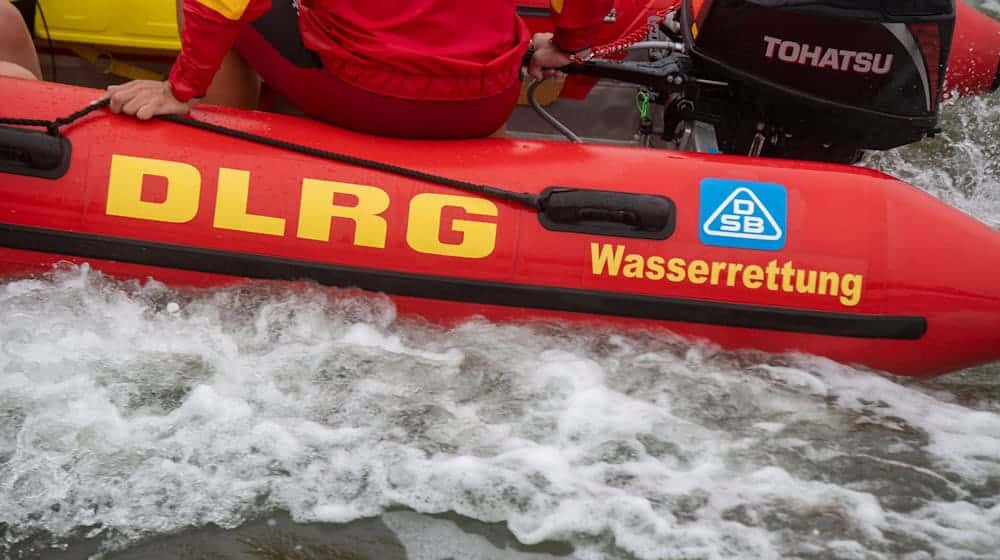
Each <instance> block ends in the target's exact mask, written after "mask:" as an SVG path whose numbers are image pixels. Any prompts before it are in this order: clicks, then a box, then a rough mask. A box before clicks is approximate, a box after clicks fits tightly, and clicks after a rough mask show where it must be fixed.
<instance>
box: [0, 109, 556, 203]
mask: <svg viewBox="0 0 1000 560" xmlns="http://www.w3.org/2000/svg"><path fill="white" fill-rule="evenodd" d="M110 102H111V101H110V100H109V99H105V100H103V101H99V102H97V103H93V104H91V105H88V106H86V107H84V108H83V109H80V110H79V111H76V112H75V113H73V114H71V115H67V116H65V117H61V118H58V119H55V120H52V121H47V120H40V119H11V118H0V124H9V125H18V126H38V127H43V128H45V129H47V130H48V131H49V133H50V134H53V135H57V136H58V135H60V134H61V133H60V131H59V129H60V128H62V127H63V126H66V125H68V124H71V123H73V122H74V121H76V120H78V119H81V118H83V117H84V116H86V115H88V114H90V113H92V112H94V111H96V110H98V109H102V108H104V107H107V106H108V104H109V103H110ZM158 118H159V119H161V120H165V121H169V122H172V123H176V124H181V125H184V126H190V127H193V128H198V129H201V130H206V131H209V132H214V133H216V134H222V135H224V136H229V137H232V138H238V139H241V140H246V141H249V142H255V143H258V144H263V145H265V146H271V147H274V148H281V149H283V150H288V151H292V152H297V153H300V154H305V155H308V156H313V157H318V158H322V159H327V160H330V161H338V162H341V163H346V164H348V165H354V166H356V167H363V168H366V169H373V170H375V171H382V172H385V173H393V174H395V175H401V176H403V177H409V178H411V179H417V180H420V181H426V182H428V183H434V184H438V185H443V186H446V187H451V188H454V189H459V190H463V191H467V192H472V193H476V194H480V195H484V196H489V197H492V198H497V199H500V200H507V201H510V202H514V203H517V204H521V205H523V206H527V207H529V208H531V209H533V210H539V209H540V208H541V204H542V203H541V200H540V198H539V196H538V195H536V194H531V193H517V192H513V191H508V190H505V189H501V188H499V187H493V186H490V185H480V184H477V183H470V182H468V181H461V180H458V179H452V178H450V177H443V176H441V175H435V174H433V173H426V172H424V171H420V170H417V169H411V168H408V167H401V166H398V165H393V164H391V163H383V162H380V161H374V160H370V159H364V158H359V157H356V156H351V155H347V154H341V153H337V152H329V151H326V150H320V149H318V148H310V147H309V146H303V145H301V144H295V143H293V142H286V141H284V140H278V139H276V138H268V137H267V136H260V135H258V134H253V133H250V132H244V131H242V130H234V129H231V128H227V127H224V126H219V125H216V124H211V123H207V122H202V121H196V120H194V119H192V118H189V117H180V116H177V115H164V116H161V117H158Z"/></svg>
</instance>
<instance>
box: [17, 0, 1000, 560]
mask: <svg viewBox="0 0 1000 560" xmlns="http://www.w3.org/2000/svg"><path fill="white" fill-rule="evenodd" d="M991 6H993V7H994V8H996V9H997V10H998V11H1000V5H996V2H995V1H993V0H991V3H990V4H988V5H987V8H989V7H991ZM944 125H945V129H946V130H945V133H944V134H943V135H942V136H941V137H940V138H938V139H936V140H931V141H927V142H924V143H922V144H921V145H919V146H914V147H909V148H906V149H902V150H898V151H895V152H892V153H889V154H882V155H879V156H877V157H873V158H870V159H869V160H868V161H867V164H868V165H871V166H874V167H878V168H880V169H883V170H886V171H888V172H890V173H893V174H895V175H897V176H899V177H901V178H903V179H905V180H907V181H909V182H911V183H913V184H915V185H918V186H920V187H922V188H925V189H926V190H928V191H929V192H931V193H933V194H934V195H935V196H938V197H940V198H942V199H944V200H946V201H948V202H949V203H951V204H953V205H955V206H958V207H959V208H962V209H963V210H965V211H967V212H969V213H970V214H972V215H974V216H976V217H977V218H979V219H981V220H983V221H984V222H986V223H988V224H991V225H992V226H994V227H997V228H1000V164H998V163H997V162H998V161H1000V99H998V98H997V97H996V96H994V98H992V99H990V100H984V99H968V100H961V101H958V102H953V103H951V104H950V105H949V106H948V108H947V110H946V112H945V121H944ZM998 550H1000V364H997V365H994V366H991V367H984V368H980V369H978V370H970V371H966V372H961V373H958V374H954V375H950V376H946V377H943V378H940V379H938V380H935V381H933V382H924V383H917V382H912V381H906V380H898V379H891V378H886V377H882V376H878V375H875V374H872V373H868V372H862V371H857V370H853V369H851V368H848V367H845V366H842V365H838V364H835V363H832V362H829V361H826V360H822V359H817V358H811V357H806V356H785V357H775V356H759V355H751V354H733V353H723V352H719V351H717V350H716V349H714V348H712V347H710V346H703V345H692V344H691V343H688V342H684V341H680V340H668V339H664V338H662V337H660V338H650V337H642V336H639V335H627V336H626V335H623V334H620V333H615V332H610V331H595V330H585V329H571V328H567V327H565V326H558V325H548V324H532V325H496V324H490V323H486V322H471V323H468V324H465V325H462V326H460V327H458V328H456V329H453V330H443V329H441V328H438V327H434V326H430V325H426V324H423V323H421V322H419V321H416V320H413V319H409V318H399V317H397V316H396V314H395V310H394V308H393V307H392V305H391V303H390V302H388V300H386V299H384V298H380V297H377V296H371V295H364V294H360V293H357V292H345V291H331V290H320V289H318V288H316V287H314V286H308V285H288V284H268V283H256V284H252V285H250V286H245V287H241V288H234V289H226V290H211V291H181V292H178V291H175V290H172V289H169V288H166V287H164V286H162V285H159V284H157V283H155V282H153V283H147V284H145V285H139V284H137V283H128V282H127V283H122V282H116V281H113V280H111V279H108V278H105V277H103V276H102V275H101V274H100V273H99V272H96V271H92V270H90V269H89V268H87V267H83V268H78V267H65V268H61V269H59V270H56V271H54V272H53V273H52V274H50V275H48V276H46V277H43V278H37V279H31V280H20V281H8V282H5V283H0V557H3V558H8V557H9V558H38V557H42V558H60V559H62V558H86V557H88V556H90V555H97V556H101V557H107V558H119V559H120V558H142V559H147V558H268V559H275V558H294V559H307V558H342V559H361V558H366V559H367V558H371V559H380V560H381V559H392V558H406V557H409V558H421V559H444V558H456V559H457V558H461V559H500V558H517V559H551V558H569V557H572V558H583V559H590V558H610V559H622V560H625V559H654V558H655V559H668V558H669V559H674V558H677V559H680V558H685V559H701V558H705V559H716V558H718V559H729V558H734V559H735V558H803V559H854V558H858V559H869V558H873V559H874V558H904V559H907V560H924V559H932V558H934V559H937V558H942V559H944V558H955V559H980V558H981V559H995V558H997V557H998V554H1000V553H998V552H997V551H998Z"/></svg>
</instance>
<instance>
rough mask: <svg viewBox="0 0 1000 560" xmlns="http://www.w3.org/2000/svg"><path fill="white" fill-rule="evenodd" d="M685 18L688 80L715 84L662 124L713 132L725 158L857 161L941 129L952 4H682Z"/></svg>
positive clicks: (726, 0) (779, 0) (915, 0)
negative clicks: (695, 124) (699, 127)
mask: <svg viewBox="0 0 1000 560" xmlns="http://www.w3.org/2000/svg"><path fill="white" fill-rule="evenodd" d="M679 19H680V21H677V22H676V23H674V25H673V28H674V29H673V30H671V31H675V33H676V35H678V38H681V39H682V40H683V43H684V45H685V50H686V54H687V56H689V57H690V58H691V66H692V68H691V74H693V76H692V77H696V78H698V80H697V81H696V82H697V83H700V84H712V83H717V84H718V85H717V86H716V87H712V86H711V85H707V86H706V85H702V86H699V87H697V89H696V90H694V91H692V90H691V89H689V90H688V91H687V92H686V93H685V95H684V97H685V101H684V105H683V109H684V110H683V111H678V110H677V107H676V106H675V107H673V108H672V107H671V106H670V104H669V103H668V104H667V106H666V107H665V110H666V113H665V124H668V125H676V126H677V129H678V130H679V129H680V128H682V127H680V126H679V125H680V124H682V123H684V122H687V123H692V122H700V123H709V124H710V125H713V126H714V127H715V133H716V136H717V140H718V149H719V150H720V151H722V152H724V153H738V154H749V155H761V156H771V157H787V158H796V159H810V160H819V161H835V162H853V161H857V159H858V158H859V157H860V154H861V151H862V150H886V149H890V148H894V147H897V146H901V145H904V144H909V143H912V142H916V141H918V140H920V139H922V138H924V137H925V136H929V135H933V134H934V133H935V132H936V131H937V127H938V107H939V104H940V102H941V98H942V94H943V92H942V87H943V83H944V78H945V71H946V67H947V61H948V55H949V50H950V46H951V38H952V32H953V29H954V25H955V6H954V3H953V1H952V0H868V1H865V0H684V4H683V7H682V9H681V17H680V18H679ZM678 24H679V25H678ZM671 34H674V33H671ZM723 85H724V86H725V87H720V86H723ZM689 128H690V127H689ZM664 133H665V136H666V135H667V134H669V133H670V130H669V129H668V130H664Z"/></svg>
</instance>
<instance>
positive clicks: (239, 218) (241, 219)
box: [213, 167, 285, 237]
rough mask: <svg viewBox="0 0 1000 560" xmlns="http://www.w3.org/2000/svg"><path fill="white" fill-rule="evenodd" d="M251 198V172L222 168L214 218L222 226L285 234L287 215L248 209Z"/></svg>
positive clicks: (279, 234)
mask: <svg viewBox="0 0 1000 560" xmlns="http://www.w3.org/2000/svg"><path fill="white" fill-rule="evenodd" d="M249 199H250V172H249V171H244V170H242V169H226V168H225V167H223V168H222V169H219V189H218V192H217V193H216V198H215V221H214V223H213V225H214V226H215V227H217V228H220V229H231V230H235V231H247V232H250V233H263V234H265V235H275V236H279V237H280V236H283V235H285V220H284V218H275V217H273V216H261V215H258V214H250V213H248V212H247V205H248V201H249Z"/></svg>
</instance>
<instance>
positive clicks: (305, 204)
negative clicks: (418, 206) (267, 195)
mask: <svg viewBox="0 0 1000 560" xmlns="http://www.w3.org/2000/svg"><path fill="white" fill-rule="evenodd" d="M336 194H347V195H351V196H354V197H355V198H357V200H358V203H357V204H356V205H354V206H340V205H338V204H334V202H333V198H334V195H336ZM388 208H389V195H388V194H386V192H385V191H383V190H382V189H379V188H376V187H369V186H367V185H355V184H352V183H340V182H337V181H321V180H319V179H303V181H302V200H301V206H300V208H299V229H298V236H299V237H300V238H302V239H313V240H316V241H329V240H330V222H331V220H332V219H333V218H346V219H348V220H351V221H353V222H354V244H355V245H358V246H360V247H375V248H377V249H384V248H385V240H386V235H387V230H388V224H386V221H385V218H383V217H382V216H380V214H381V213H382V212H385V211H386V209H388Z"/></svg>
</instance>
